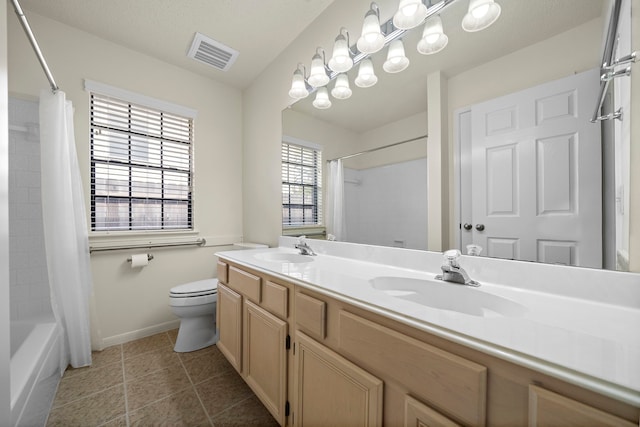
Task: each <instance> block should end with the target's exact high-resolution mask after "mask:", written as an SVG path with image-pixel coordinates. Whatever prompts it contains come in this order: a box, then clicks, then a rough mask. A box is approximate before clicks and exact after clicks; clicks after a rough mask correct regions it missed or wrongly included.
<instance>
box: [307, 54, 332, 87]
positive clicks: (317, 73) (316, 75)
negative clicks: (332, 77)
mask: <svg viewBox="0 0 640 427" xmlns="http://www.w3.org/2000/svg"><path fill="white" fill-rule="evenodd" d="M307 81H308V82H309V84H310V85H311V86H313V87H320V86H324V85H326V84H327V83H329V76H328V75H327V70H326V69H325V68H324V61H323V60H322V56H320V54H319V53H316V54H315V55H313V58H312V59H311V70H310V71H309V78H308V79H307Z"/></svg>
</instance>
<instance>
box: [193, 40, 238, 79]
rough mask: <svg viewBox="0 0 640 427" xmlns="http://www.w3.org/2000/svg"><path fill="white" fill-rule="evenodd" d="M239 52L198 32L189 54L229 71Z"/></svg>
mask: <svg viewBox="0 0 640 427" xmlns="http://www.w3.org/2000/svg"><path fill="white" fill-rule="evenodd" d="M239 54H240V52H238V51H237V50H235V49H231V48H230V47H229V46H225V45H223V44H222V43H220V42H217V41H215V40H213V39H210V38H209V37H207V36H205V35H203V34H200V33H196V35H195V37H194V38H193V43H192V44H191V48H190V49H189V53H187V56H188V57H189V58H192V59H195V60H196V61H200V62H202V63H204V64H207V65H210V66H212V67H214V68H217V69H218V70H222V71H227V70H228V69H229V68H230V67H231V66H232V65H233V63H234V62H235V61H236V59H237V58H238V55H239Z"/></svg>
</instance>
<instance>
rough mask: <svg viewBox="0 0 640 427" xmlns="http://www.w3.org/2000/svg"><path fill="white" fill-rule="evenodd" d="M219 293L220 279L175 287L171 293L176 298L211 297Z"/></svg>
mask: <svg viewBox="0 0 640 427" xmlns="http://www.w3.org/2000/svg"><path fill="white" fill-rule="evenodd" d="M217 292H218V279H205V280H198V281H196V282H190V283H185V284H184V285H180V286H175V287H173V288H171V290H170V291H169V295H171V296H174V297H195V296H202V295H211V294H215V293H217Z"/></svg>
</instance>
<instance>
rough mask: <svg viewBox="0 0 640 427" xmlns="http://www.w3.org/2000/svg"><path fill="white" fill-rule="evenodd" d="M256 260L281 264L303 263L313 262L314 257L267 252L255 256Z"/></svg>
mask: <svg viewBox="0 0 640 427" xmlns="http://www.w3.org/2000/svg"><path fill="white" fill-rule="evenodd" d="M255 257H256V258H258V259H260V260H262V261H270V262H281V263H301V262H311V261H313V257H311V256H309V255H301V254H291V253H281V252H275V253H272V252H265V253H260V254H256V255H255Z"/></svg>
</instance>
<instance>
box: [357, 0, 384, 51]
mask: <svg viewBox="0 0 640 427" xmlns="http://www.w3.org/2000/svg"><path fill="white" fill-rule="evenodd" d="M356 46H357V47H358V50H359V51H360V52H362V53H366V54H372V53H376V52H377V51H379V50H380V49H382V48H383V47H384V35H383V34H382V31H381V30H380V9H379V8H378V5H377V4H376V3H371V6H370V7H369V10H368V11H367V13H366V14H365V15H364V22H363V24H362V35H361V36H360V38H359V39H358V42H357V43H356Z"/></svg>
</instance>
